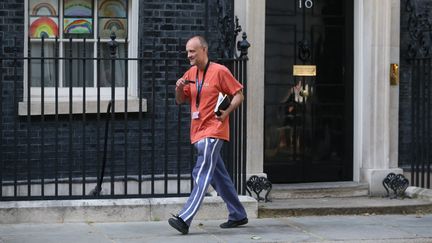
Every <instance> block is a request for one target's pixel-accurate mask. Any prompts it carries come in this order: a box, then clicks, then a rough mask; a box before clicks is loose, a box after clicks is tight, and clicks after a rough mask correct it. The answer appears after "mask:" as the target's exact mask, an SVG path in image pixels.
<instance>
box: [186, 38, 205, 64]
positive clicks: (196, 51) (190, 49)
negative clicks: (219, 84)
mask: <svg viewBox="0 0 432 243" xmlns="http://www.w3.org/2000/svg"><path fill="white" fill-rule="evenodd" d="M206 51H207V50H206V48H205V47H203V46H201V43H200V41H199V39H198V38H193V39H190V40H189V41H188V42H187V44H186V52H187V56H188V59H189V62H190V65H203V62H204V60H205V57H206V55H207V52H206Z"/></svg>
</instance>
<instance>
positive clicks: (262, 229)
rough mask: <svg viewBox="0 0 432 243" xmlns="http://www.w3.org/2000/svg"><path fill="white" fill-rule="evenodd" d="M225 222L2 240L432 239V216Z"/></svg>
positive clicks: (78, 229)
mask: <svg viewBox="0 0 432 243" xmlns="http://www.w3.org/2000/svg"><path fill="white" fill-rule="evenodd" d="M222 222H223V220H195V221H194V222H193V224H192V226H191V228H190V230H189V234H188V235H181V234H180V233H179V232H177V231H176V230H174V229H173V228H171V227H170V226H169V225H168V223H167V222H166V221H165V220H164V221H142V222H115V223H92V222H86V223H55V224H40V223H34V224H0V243H27V242H29V243H42V242H43V243H51V242H56V243H57V242H62V243H69V242H71V243H72V242H73V243H77V242H79V243H87V242H89V243H105V242H107V243H125V242H128V243H135V242H157V243H163V242H169V243H175V242H188V243H193V242H200V243H201V242H206V243H210V242H230V243H231V242H242V243H243V242H378V243H380V242H396V243H399V242H432V230H431V229H432V214H409V215H403V214H398V215H373V214H362V215H350V216H346V215H341V216H337V215H333V216H304V217H283V218H265V219H251V220H249V223H248V224H247V225H245V226H241V227H238V228H234V229H221V228H220V227H219V224H220V223H222Z"/></svg>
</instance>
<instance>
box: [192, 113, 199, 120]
mask: <svg viewBox="0 0 432 243" xmlns="http://www.w3.org/2000/svg"><path fill="white" fill-rule="evenodd" d="M192 119H194V120H195V119H199V111H194V112H192Z"/></svg>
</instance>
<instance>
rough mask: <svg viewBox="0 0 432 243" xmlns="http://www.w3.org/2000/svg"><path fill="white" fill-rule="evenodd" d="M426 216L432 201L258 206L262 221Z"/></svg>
mask: <svg viewBox="0 0 432 243" xmlns="http://www.w3.org/2000/svg"><path fill="white" fill-rule="evenodd" d="M425 213H432V201H430V200H423V199H410V198H405V199H390V198H380V197H345V198H304V199H275V200H273V201H272V202H267V203H264V202H260V203H259V206H258V217H259V218H274V217H291V216H310V215H315V216H321V215H359V214H363V215H373V214H425Z"/></svg>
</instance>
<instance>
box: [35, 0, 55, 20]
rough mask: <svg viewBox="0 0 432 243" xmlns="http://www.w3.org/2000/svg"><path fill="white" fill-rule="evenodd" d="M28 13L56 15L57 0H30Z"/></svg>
mask: <svg viewBox="0 0 432 243" xmlns="http://www.w3.org/2000/svg"><path fill="white" fill-rule="evenodd" d="M29 12H30V14H31V15H39V16H57V15H58V14H57V13H58V0H30V11H29Z"/></svg>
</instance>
